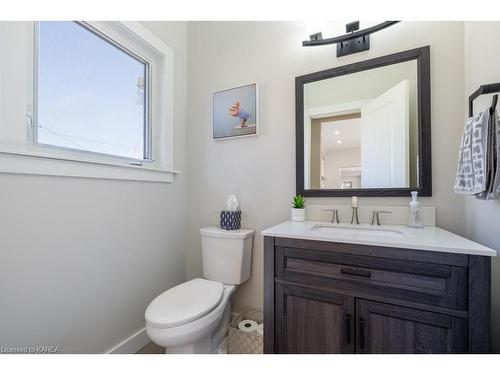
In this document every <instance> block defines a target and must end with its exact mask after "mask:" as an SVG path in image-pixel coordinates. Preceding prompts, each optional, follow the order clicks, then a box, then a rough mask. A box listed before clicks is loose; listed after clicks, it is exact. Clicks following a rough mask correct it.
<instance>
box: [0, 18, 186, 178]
mask: <svg viewBox="0 0 500 375" xmlns="http://www.w3.org/2000/svg"><path fill="white" fill-rule="evenodd" d="M26 24H27V28H26V29H25V31H26V38H25V40H26V41H27V45H28V46H27V48H26V49H24V55H25V58H26V59H27V61H26V68H27V71H26V70H23V69H22V68H19V69H15V70H16V71H13V70H14V69H13V68H12V66H13V65H15V64H12V63H11V64H8V63H5V64H4V65H1V64H2V63H1V62H0V69H1V70H2V71H0V82H1V80H2V76H3V77H4V79H5V80H7V81H8V80H9V79H10V78H9V77H8V76H9V75H12V74H13V75H14V76H17V81H15V83H16V87H17V86H21V87H22V86H23V85H18V83H19V82H23V80H24V81H25V83H26V85H25V87H26V88H25V90H23V95H20V96H21V98H24V100H25V106H24V107H25V108H26V111H25V113H24V116H23V117H22V116H21V114H20V113H19V112H20V111H19V108H20V106H11V105H9V100H11V101H12V100H13V99H12V98H9V99H7V95H6V92H5V91H4V92H2V90H5V89H3V88H2V87H0V101H1V102H0V172H6V173H22V174H41V175H55V176H72V177H89V178H109V179H124V180H144V181H160V182H172V181H173V176H174V174H176V173H178V172H179V171H176V170H175V169H174V160H173V155H174V152H173V146H174V142H173V124H174V117H173V112H174V103H173V100H174V97H173V91H174V83H173V79H174V66H173V64H174V57H173V50H172V49H171V48H170V47H169V46H167V45H166V44H165V43H164V42H163V41H162V40H160V39H159V38H158V37H156V36H155V35H154V34H153V33H151V32H150V31H149V30H147V29H146V28H145V27H143V26H142V25H141V24H140V23H138V22H100V21H99V22H85V25H88V27H90V28H92V29H94V30H96V31H98V32H99V33H100V34H102V35H103V36H104V37H106V38H108V39H110V40H111V41H112V43H113V44H118V45H119V46H121V47H123V48H125V49H126V50H128V51H130V52H132V53H133V54H135V55H137V56H139V57H140V58H141V59H143V60H145V61H147V62H148V63H149V76H150V81H149V87H148V89H149V95H148V96H149V98H150V101H149V103H147V105H148V107H149V128H150V129H149V130H150V131H149V134H148V136H149V137H150V141H149V145H150V147H151V150H150V151H149V153H148V154H147V155H148V157H149V159H150V160H147V159H140V160H138V159H130V158H125V157H120V156H112V155H106V154H100V153H94V152H88V151H80V150H76V149H69V148H63V147H57V146H50V145H39V144H37V143H36V142H35V130H34V118H33V115H34V111H33V109H34V108H36V97H35V92H36V69H37V64H36V57H37V56H36V43H35V36H36V28H37V23H36V22H26ZM7 27H8V26H7ZM17 30H20V29H19V28H18V29H17ZM1 31H2V30H0V32H1ZM20 39H21V40H23V38H20ZM22 51H23V49H22V48H18V49H17V48H16V51H14V53H13V55H14V56H12V57H11V58H13V59H14V58H19V57H20V56H19V55H20V54H23V52H22ZM2 52H5V53H6V54H7V55H8V54H9V52H10V51H2ZM16 52H18V54H16ZM9 69H10V70H9ZM23 74H24V76H23ZM14 78H15V77H14ZM7 83H8V82H7ZM5 86H7V85H5ZM21 118H24V119H25V121H24V123H23V121H21ZM21 128H22V129H21ZM23 133H24V134H25V136H24V140H23V139H22V138H23V137H22V134H23ZM3 134H5V136H4V137H3V136H2V135H3ZM9 135H12V136H9Z"/></svg>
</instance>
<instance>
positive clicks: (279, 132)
mask: <svg viewBox="0 0 500 375" xmlns="http://www.w3.org/2000/svg"><path fill="white" fill-rule="evenodd" d="M305 35H306V29H305V25H304V24H303V23H301V22H192V23H191V22H190V23H189V26H188V49H189V52H188V55H189V57H188V62H189V69H188V72H189V77H188V92H189V110H188V150H189V155H188V166H189V168H188V188H189V193H188V194H189V197H190V199H189V202H190V205H189V228H188V249H187V253H186V258H187V272H188V276H189V277H191V276H196V275H200V274H201V269H202V268H201V256H200V239H199V235H198V230H199V228H201V227H203V226H205V225H214V224H216V223H217V222H218V214H219V211H220V210H221V209H222V208H223V204H224V202H225V200H226V197H227V196H228V195H229V194H230V193H235V194H236V195H237V196H238V198H239V199H240V201H241V203H242V210H243V226H244V227H247V228H255V229H256V230H257V235H256V236H255V246H254V257H253V265H252V278H251V280H250V281H248V282H247V283H246V284H244V285H242V286H241V288H240V290H238V291H237V292H236V294H235V296H234V299H233V303H234V304H236V305H245V306H249V307H253V308H258V309H262V304H263V274H262V237H261V236H260V234H259V232H260V231H261V230H263V229H264V228H266V227H269V226H271V225H274V224H277V223H279V222H282V221H285V220H287V219H288V218H289V215H290V212H289V211H290V210H289V207H290V204H289V202H290V200H291V197H292V195H294V193H295V130H294V129H295V101H294V100H295V88H294V78H295V77H296V76H298V75H302V74H305V73H310V72H314V71H318V70H322V69H327V68H331V67H334V66H337V65H344V64H348V63H352V62H356V61H360V60H365V59H368V58H373V57H377V56H382V55H386V54H389V53H395V52H399V51H402V50H406V49H411V48H416V47H420V46H424V45H430V46H431V80H432V138H433V140H432V151H433V155H432V157H433V178H434V183H433V197H432V198H427V199H422V202H423V203H424V204H427V205H433V206H436V207H437V224H438V225H439V226H441V227H443V228H445V229H448V230H451V231H453V232H455V233H459V234H463V232H464V220H463V212H464V200H463V198H462V197H458V196H455V195H454V194H453V191H452V187H453V181H454V176H455V170H456V159H457V151H456V147H457V144H458V142H459V140H460V134H461V130H462V127H461V125H460V124H462V122H463V92H464V86H463V80H464V79H463V77H464V66H463V56H464V40H463V35H464V34H463V23H461V22H425V23H423V22H402V23H399V24H397V25H395V26H393V27H391V28H389V29H387V30H384V31H381V32H379V33H377V34H374V35H373V36H372V40H371V50H370V51H368V52H363V53H358V54H355V55H352V56H347V57H343V58H340V59H337V58H336V57H335V47H334V46H324V47H309V48H304V47H302V46H301V41H302V39H303V38H304V37H305ZM252 81H258V82H259V83H260V84H261V86H260V88H261V90H260V91H261V97H260V103H261V107H260V109H261V113H260V121H261V122H260V124H261V130H262V134H261V135H259V136H258V137H249V138H244V139H233V140H226V141H219V142H214V141H212V140H211V121H210V113H211V108H210V93H211V91H213V90H216V89H219V88H227V87H231V86H236V85H238V84H241V83H246V82H252ZM408 200H409V199H408V198H391V199H383V198H361V199H360V204H361V205H375V204H387V205H389V204H390V205H406V204H408ZM307 201H308V202H310V203H311V202H312V203H317V202H321V203H326V202H329V203H331V204H347V202H348V198H337V199H322V198H314V199H308V200H307ZM341 219H343V220H346V218H341Z"/></svg>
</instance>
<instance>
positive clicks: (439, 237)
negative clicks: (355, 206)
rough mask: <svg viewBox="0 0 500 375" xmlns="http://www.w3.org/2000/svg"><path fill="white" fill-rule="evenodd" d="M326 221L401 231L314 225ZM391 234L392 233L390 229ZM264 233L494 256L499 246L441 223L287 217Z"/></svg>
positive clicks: (323, 223) (304, 238) (348, 225)
mask: <svg viewBox="0 0 500 375" xmlns="http://www.w3.org/2000/svg"><path fill="white" fill-rule="evenodd" d="M316 224H320V225H326V226H331V227H332V228H335V227H337V228H339V227H340V228H353V227H356V228H360V229H370V230H371V229H385V230H389V231H391V230H393V231H394V232H397V233H399V236H400V237H392V236H385V235H382V234H381V235H378V234H367V233H354V231H353V230H347V231H346V233H343V232H342V229H340V230H338V231H336V232H335V233H328V232H327V231H321V230H318V229H312V228H313V226H314V225H316ZM389 234H390V233H389ZM262 235H263V236H271V237H285V238H297V239H303V240H316V241H328V242H341V243H353V244H360V245H374V246H385V247H397V248H404V249H415V250H427V251H439V252H445V253H456V254H469V255H485V256H491V257H494V256H496V255H497V252H496V250H493V249H490V248H488V247H486V246H483V245H480V244H478V243H477V242H473V241H470V240H468V239H467V238H464V237H461V236H458V235H456V234H453V233H451V232H448V231H446V230H444V229H441V228H438V227H425V228H423V229H418V228H409V227H407V226H404V225H382V226H380V227H373V226H370V225H367V224H360V225H351V224H330V223H328V222H325V221H304V222H292V221H287V222H284V223H282V224H278V225H275V226H274V227H271V228H268V229H266V230H264V231H262Z"/></svg>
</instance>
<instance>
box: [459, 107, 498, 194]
mask: <svg viewBox="0 0 500 375" xmlns="http://www.w3.org/2000/svg"><path fill="white" fill-rule="evenodd" d="M489 117H490V116H489V111H485V112H481V113H478V114H477V115H475V116H473V117H471V118H469V119H468V120H467V121H466V123H465V127H464V134H463V135H462V139H461V141H460V148H459V154H458V166H457V175H456V178H455V185H454V186H453V190H454V191H455V193H457V194H470V195H472V194H479V193H481V192H484V191H485V190H486V188H487V185H486V176H487V172H488V171H487V155H488V152H487V147H488V139H489V137H488V130H489V129H488V123H489Z"/></svg>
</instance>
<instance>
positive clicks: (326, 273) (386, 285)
mask: <svg viewBox="0 0 500 375" xmlns="http://www.w3.org/2000/svg"><path fill="white" fill-rule="evenodd" d="M276 250H277V251H276V263H275V264H276V270H275V272H276V276H277V277H278V278H279V279H281V280H282V281H283V282H289V283H293V284H298V285H304V286H308V287H319V288H323V289H324V288H326V289H330V290H335V291H337V292H342V293H346V292H349V293H351V294H354V295H356V293H358V294H357V295H358V296H361V297H362V296H365V295H377V296H380V297H381V298H391V299H397V300H403V301H410V302H415V303H423V304H427V305H432V306H438V307H445V308H450V309H457V310H466V308H467V306H466V302H467V301H466V296H465V295H464V293H463V290H465V289H466V287H467V272H466V268H464V267H458V266H453V265H446V264H433V263H424V262H417V261H408V260H402V259H391V258H380V257H372V256H362V255H357V254H346V253H335V252H332V251H329V252H324V251H319V250H304V249H294V248H288V247H277V248H276Z"/></svg>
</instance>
